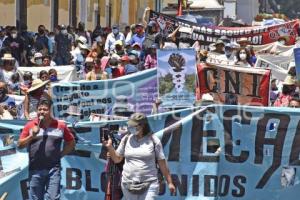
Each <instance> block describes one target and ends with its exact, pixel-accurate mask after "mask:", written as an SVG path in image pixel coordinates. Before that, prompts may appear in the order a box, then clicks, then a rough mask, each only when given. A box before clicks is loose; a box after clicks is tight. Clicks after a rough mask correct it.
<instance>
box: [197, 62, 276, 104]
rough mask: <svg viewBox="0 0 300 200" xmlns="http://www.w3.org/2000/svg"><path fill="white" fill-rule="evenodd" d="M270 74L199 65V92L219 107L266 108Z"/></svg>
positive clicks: (247, 69)
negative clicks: (237, 105)
mask: <svg viewBox="0 0 300 200" xmlns="http://www.w3.org/2000/svg"><path fill="white" fill-rule="evenodd" d="M270 76H271V73H270V70H268V69H259V68H246V67H237V66H234V67H233V66H222V65H218V66H217V65H209V66H208V65H205V64H200V65H198V79H199V90H200V95H201V96H202V95H203V94H205V93H211V94H213V97H214V101H215V102H219V103H222V104H224V103H225V104H232V105H235V104H242V105H245V104H246V105H257V106H268V105H269V84H270Z"/></svg>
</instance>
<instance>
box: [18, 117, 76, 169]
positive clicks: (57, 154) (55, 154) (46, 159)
mask: <svg viewBox="0 0 300 200" xmlns="http://www.w3.org/2000/svg"><path fill="white" fill-rule="evenodd" d="M37 124H38V119H37V118H36V119H34V120H32V121H30V122H28V123H27V124H26V125H25V127H24V129H23V131H22V133H21V135H20V138H21V139H23V138H26V137H27V136H29V135H30V134H31V129H32V128H33V127H34V126H36V125H37ZM62 140H64V141H66V142H70V141H72V140H74V136H73V135H72V133H71V131H70V129H69V128H68V127H67V125H66V124H65V123H64V122H63V121H59V120H56V119H53V120H52V122H51V124H50V126H49V127H47V128H45V127H43V126H42V125H41V127H40V132H39V133H38V134H37V135H36V139H34V140H32V141H31V142H30V144H29V145H28V151H29V170H42V169H50V168H52V167H56V166H57V167H59V166H60V158H61V144H62Z"/></svg>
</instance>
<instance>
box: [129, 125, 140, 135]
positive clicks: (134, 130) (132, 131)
mask: <svg viewBox="0 0 300 200" xmlns="http://www.w3.org/2000/svg"><path fill="white" fill-rule="evenodd" d="M128 131H129V132H130V133H131V134H132V135H137V134H138V132H137V130H136V128H135V127H132V126H129V127H128Z"/></svg>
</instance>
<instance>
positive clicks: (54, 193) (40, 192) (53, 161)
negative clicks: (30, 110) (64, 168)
mask: <svg viewBox="0 0 300 200" xmlns="http://www.w3.org/2000/svg"><path fill="white" fill-rule="evenodd" d="M51 109H52V103H51V101H50V100H46V99H41V101H40V102H39V103H38V104H37V110H38V113H37V118H35V119H33V120H32V121H30V122H28V123H27V124H26V125H25V127H24V129H23V131H22V133H21V135H20V139H19V141H18V147H19V148H24V147H27V148H28V153H29V198H30V199H44V198H45V199H60V188H61V185H60V179H61V169H60V168H61V166H60V159H61V158H63V157H64V156H65V155H67V154H69V153H70V152H72V151H73V149H74V147H75V141H74V136H73V135H72V133H71V132H70V130H69V129H68V127H67V125H66V124H65V123H64V122H62V121H59V120H56V119H54V118H53V117H52V114H51ZM62 141H64V146H63V150H61V146H62V145H61V144H62Z"/></svg>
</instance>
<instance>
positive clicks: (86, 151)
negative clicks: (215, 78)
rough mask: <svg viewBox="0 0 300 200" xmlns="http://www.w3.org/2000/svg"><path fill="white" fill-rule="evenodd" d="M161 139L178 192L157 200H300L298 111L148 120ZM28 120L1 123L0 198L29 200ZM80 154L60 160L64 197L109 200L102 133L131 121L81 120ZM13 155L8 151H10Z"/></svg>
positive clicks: (227, 109) (248, 110) (226, 111)
mask: <svg viewBox="0 0 300 200" xmlns="http://www.w3.org/2000/svg"><path fill="white" fill-rule="evenodd" d="M148 120H149V122H150V126H151V129H152V130H153V131H154V132H155V134H156V135H157V136H158V137H159V138H160V139H161V142H162V144H163V147H164V152H165V155H166V159H167V161H168V165H169V168H170V171H171V174H172V179H173V182H174V184H175V186H176V189H177V193H176V196H170V192H169V191H168V189H167V188H165V191H164V192H163V193H162V194H160V196H159V198H158V199H160V200H169V199H178V200H179V199H187V200H196V199H197V200H198V199H205V200H213V199H222V200H232V199H245V200H249V199H255V200H265V199H272V200H282V199H289V200H294V199H295V200H296V199H298V196H299V195H300V190H299V183H300V182H299V180H300V179H299V178H300V174H299V165H300V159H299V153H300V148H299V146H300V123H299V120H300V112H299V111H296V110H295V109H290V108H271V107H270V108H268V107H265V108H263V107H246V106H245V107H237V106H221V105H220V106H210V107H204V108H194V109H186V110H178V111H175V112H168V113H164V114H158V115H151V116H149V117H148ZM24 124H25V121H1V123H0V133H1V135H0V137H1V141H2V146H1V147H0V156H1V157H0V158H1V165H0V166H1V167H0V175H1V176H0V195H1V194H3V193H4V192H8V197H7V200H16V199H18V200H25V199H27V198H28V183H27V176H28V174H27V171H28V168H27V162H28V158H27V153H26V152H24V151H19V150H18V149H16V148H15V147H16V144H15V142H11V141H10V140H9V139H11V138H12V137H8V136H7V135H11V136H14V139H15V140H17V137H18V134H19V132H20V131H21V129H22V127H23V125H24ZM73 125H74V127H72V129H73V131H74V132H76V137H77V144H76V151H75V152H74V153H73V154H72V155H68V156H65V157H64V158H63V159H62V180H61V185H62V198H61V199H89V200H93V199H95V200H96V199H104V189H105V183H106V182H105V173H104V167H105V164H106V161H105V159H104V155H105V149H104V148H102V145H101V142H100V138H101V137H102V131H101V130H102V129H101V127H104V126H110V127H116V126H118V128H120V127H123V125H126V121H123V120H119V121H103V122H79V123H76V124H73ZM8 150H9V151H8Z"/></svg>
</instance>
